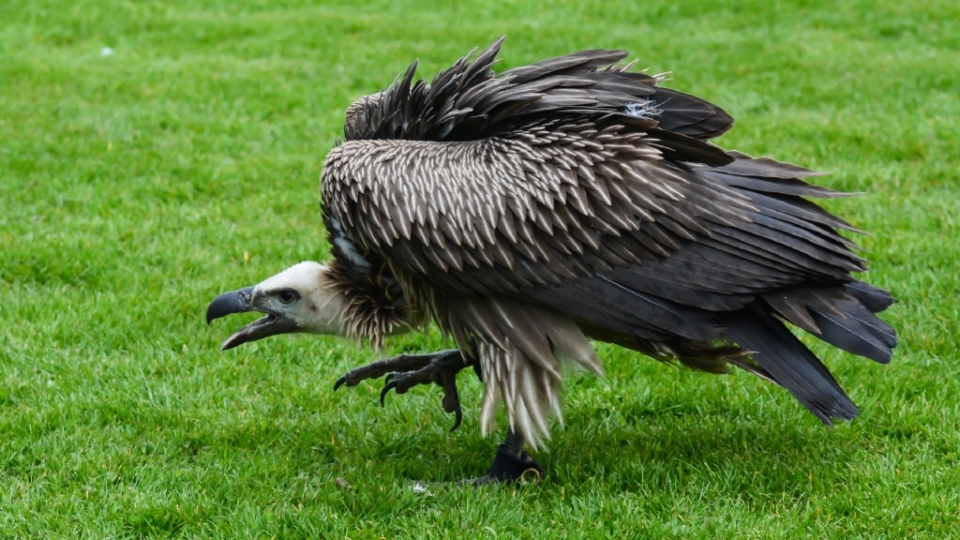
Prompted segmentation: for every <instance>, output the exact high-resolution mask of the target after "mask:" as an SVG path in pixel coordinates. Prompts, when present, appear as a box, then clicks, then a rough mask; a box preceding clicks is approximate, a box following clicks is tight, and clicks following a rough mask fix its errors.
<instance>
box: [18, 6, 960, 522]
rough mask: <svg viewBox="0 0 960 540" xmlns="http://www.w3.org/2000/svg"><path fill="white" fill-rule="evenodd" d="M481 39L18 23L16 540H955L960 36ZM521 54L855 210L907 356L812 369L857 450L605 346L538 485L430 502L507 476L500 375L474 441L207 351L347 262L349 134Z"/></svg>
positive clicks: (506, 14) (865, 14) (712, 21)
mask: <svg viewBox="0 0 960 540" xmlns="http://www.w3.org/2000/svg"><path fill="white" fill-rule="evenodd" d="M452 5H453V3H449V4H448V3H446V2H440V1H436V0H417V1H414V0H398V1H381V0H367V1H363V2H357V1H352V0H351V1H338V2H329V3H328V4H326V5H310V4H309V3H307V2H302V1H300V0H280V1H266V0H242V1H233V2H226V1H223V0H211V1H208V2H199V1H184V2H178V3H174V2H167V1H164V0H156V1H144V2H137V1H133V2H132V1H119V0H74V1H70V2H68V1H65V0H37V1H30V2H5V3H2V4H0V21H2V22H0V55H2V61H0V538H43V537H49V538H66V537H84V538H120V537H178V538H209V537H239V538H254V537H256V538H260V537H262V538H272V537H277V538H347V537H349V538H415V537H422V538H450V537H463V538H481V537H482V538H511V539H512V538H587V537H591V538H595V537H598V536H600V537H604V536H606V537H620V538H688V539H693V538H706V539H716V538H734V537H736V538H762V539H766V538H800V537H810V538H825V537H831V538H855V537H860V538H870V539H877V538H890V539H900V538H938V539H939V538H947V537H950V536H953V537H960V430H958V426H960V362H958V356H960V337H958V336H960V323H958V319H960V308H958V305H960V277H958V276H960V262H958V260H960V121H958V119H960V32H958V31H957V28H958V25H960V4H958V3H957V2H956V1H955V0H931V1H923V2H898V1H893V0H878V1H873V0H862V1H859V2H857V1H840V2H828V1H823V2H816V1H805V0H797V1H795V2H779V1H774V2H768V1H765V0H764V1H760V0H757V1H753V2H736V1H725V2H713V3H699V2H688V3H685V2H678V1H676V0H647V1H643V2H614V1H596V0H577V1H558V2H552V3H537V2H520V1H516V0H514V1H506V2H480V1H467V2H460V3H459V4H458V6H459V7H457V8H454V7H451V6H452ZM502 34H507V35H508V36H509V39H508V40H507V44H506V46H505V48H504V54H503V56H504V60H503V62H502V63H501V65H502V66H503V67H504V68H505V67H509V66H513V65H518V64H521V63H527V62H530V61H533V60H537V59H540V58H543V57H546V56H550V55H559V54H563V53H567V52H571V51H573V50H576V49H579V48H592V47H609V48H626V49H628V50H630V51H631V53H632V55H633V56H634V57H637V58H639V59H640V65H641V66H646V67H649V68H650V69H651V70H652V71H654V72H661V71H673V72H674V76H673V80H672V81H670V83H669V85H670V86H672V87H674V88H678V89H681V90H685V91H688V92H692V93H694V94H697V95H700V96H703V97H705V98H708V99H710V100H712V101H714V102H716V103H717V104H719V105H721V106H722V107H724V108H726V109H727V110H728V111H730V112H731V113H732V114H733V115H734V116H735V117H736V118H737V120H738V124H737V126H736V127H735V128H734V130H733V131H732V132H731V133H729V134H727V135H725V136H724V137H723V138H722V140H721V141H720V143H721V144H722V145H724V146H726V147H728V148H736V149H740V150H742V151H745V152H748V153H751V154H756V155H762V154H769V155H775V156H777V157H779V158H781V159H783V160H787V161H793V162H798V163H802V164H805V165H807V166H810V167H813V168H817V169H821V170H829V171H831V172H832V174H831V175H830V176H827V177H823V178H820V179H818V182H820V183H822V184H824V185H828V186H831V187H835V188H839V189H844V190H849V191H862V192H865V194H864V195H862V196H860V197H856V198H852V199H842V200H835V201H830V202H829V204H828V206H829V207H830V208H831V209H832V210H834V211H837V212H839V213H840V214H842V215H843V216H844V217H846V218H847V219H848V220H850V221H851V222H853V223H854V224H855V225H857V226H858V227H861V228H863V229H865V230H868V231H871V232H872V233H873V235H871V236H864V237H860V239H859V241H860V242H861V243H862V244H863V245H864V247H865V248H866V249H867V250H868V256H869V258H870V259H871V260H872V267H873V270H872V271H871V272H870V275H869V277H868V280H869V281H870V282H872V283H874V284H877V285H880V286H883V287H886V288H889V289H891V290H892V291H893V292H894V294H895V295H896V296H897V297H898V298H899V299H900V302H899V303H898V304H896V305H895V306H894V307H893V308H891V309H890V311H889V312H888V313H886V314H885V319H886V320H887V321H889V322H890V323H891V324H893V326H894V327H896V328H897V329H898V330H899V331H900V333H901V337H902V342H901V345H900V347H899V348H898V349H897V351H896V354H895V357H894V360H893V362H892V363H891V364H890V365H888V366H878V365H875V364H873V363H871V362H869V361H867V360H863V359H861V358H856V357H853V356H850V355H847V354H844V353H840V352H838V351H836V350H831V349H828V348H827V347H825V346H821V345H820V344H814V345H813V346H814V348H815V351H816V352H817V353H818V354H820V355H821V356H822V357H823V358H824V359H825V362H826V363H827V364H828V365H829V366H831V368H832V369H833V370H834V372H835V374H836V375H837V377H838V379H839V380H840V381H841V383H842V384H843V385H844V386H845V388H847V389H848V391H849V392H850V394H851V396H852V397H853V399H854V400H855V401H856V402H857V403H858V404H859V405H860V407H861V409H862V411H863V415H862V417H861V418H859V419H857V420H855V421H853V422H851V423H848V424H844V425H840V426H838V427H837V428H836V429H828V428H824V427H823V426H821V425H820V424H819V422H818V421H817V420H816V419H815V418H814V417H813V416H811V415H810V414H808V413H807V412H805V411H804V410H803V408H802V407H801V406H800V405H799V404H797V403H796V402H795V401H794V400H793V398H791V397H790V396H789V395H788V394H787V393H786V392H785V391H783V390H781V389H778V388H775V387H773V386H772V385H769V384H767V383H764V382H763V381H761V380H759V379H757V378H754V377H752V376H750V375H748V374H745V373H744V374H735V375H731V376H726V377H714V376H709V375H704V374H698V373H694V372H690V371H684V370H680V369H676V368H674V367H671V366H666V365H663V364H659V363H657V362H654V361H652V360H649V359H646V358H643V357H641V356H639V355H636V354H632V353H627V352H624V351H621V350H618V349H616V348H615V347H609V346H605V345H600V346H598V349H599V351H600V353H601V356H602V357H603V358H604V361H605V364H606V368H607V377H606V378H605V379H597V378H592V377H587V376H582V375H575V376H573V377H571V378H570V379H568V382H567V384H566V392H565V404H564V409H565V426H564V427H563V428H559V427H558V428H556V429H555V430H554V440H553V442H552V443H551V445H550V448H551V450H550V452H548V453H541V454H540V455H538V458H539V460H540V462H541V463H542V464H543V465H544V466H545V467H546V468H547V471H548V475H547V477H546V478H545V481H544V482H543V483H542V484H541V485H539V486H537V487H532V486H528V487H520V488H510V487H499V488H496V487H494V488H489V489H479V490H474V489H456V488H437V489H434V490H432V491H431V492H430V493H429V494H415V493H413V492H412V490H411V489H410V486H409V484H408V480H409V479H428V480H455V479H458V478H461V477H464V476H470V475H477V474H480V473H482V472H483V471H484V470H485V468H486V466H487V465H488V464H489V461H490V459H491V458H492V456H493V451H494V445H495V444H496V443H497V442H498V441H497V440H487V439H483V438H482V437H481V436H480V434H479V429H478V425H477V413H478V409H479V399H480V385H479V383H478V382H477V381H476V379H475V378H474V377H473V376H472V375H468V374H467V373H466V372H465V373H464V374H463V375H461V379H460V383H461V397H462V398H463V402H464V405H465V420H464V425H463V426H462V427H461V429H460V430H458V431H456V432H454V433H452V434H451V433H448V431H447V430H448V429H449V427H450V426H451V425H452V422H453V418H452V417H451V416H450V415H447V414H445V413H444V412H443V410H442V409H441V406H440V399H439V398H440V393H439V390H438V389H436V388H431V389H427V388H420V389H417V390H415V391H413V392H411V393H409V394H406V395H404V396H393V395H391V396H389V397H388V398H387V406H386V408H384V409H381V408H380V407H379V404H378V403H377V399H376V397H377V394H378V392H379V385H377V384H369V385H361V386H359V387H357V388H353V389H347V390H346V391H344V390H341V391H340V392H337V393H334V392H333V390H332V388H333V382H334V381H335V380H336V378H337V377H339V375H340V374H341V373H342V372H344V371H346V370H348V369H350V368H351V367H355V366H357V365H359V364H362V363H366V362H368V361H370V360H372V359H373V355H374V354H375V353H373V352H372V351H370V350H369V349H365V348H357V347H356V346H355V344H353V343H348V342H346V341H344V340H340V339H334V338H330V339H324V338H318V337H312V336H296V337H284V338H273V339H270V340H265V341H261V342H257V343H255V344H250V345H246V346H243V347H241V348H239V349H237V350H234V351H229V352H228V353H220V352H219V348H218V347H219V344H220V342H221V341H222V340H223V339H224V338H225V337H226V336H227V335H228V334H229V333H230V332H232V331H234V330H236V329H237V328H239V327H240V326H241V325H242V324H243V323H244V322H245V321H241V320H239V318H236V319H233V318H231V319H227V320H226V321H217V322H216V323H215V324H214V325H213V327H212V328H208V327H207V326H206V325H205V324H204V318H203V313H204V309H205V306H206V303H207V302H208V301H209V300H210V299H212V298H213V297H214V296H215V295H216V294H218V293H220V292H222V291H225V290H229V289H235V288H238V287H241V286H245V285H251V284H254V283H256V282H258V281H260V280H261V279H263V278H264V277H266V276H268V275H272V274H273V273H275V272H277V271H279V270H281V269H283V268H285V267H287V266H289V265H291V264H293V263H296V262H299V261H301V260H308V259H312V260H322V259H323V258H324V257H326V255H327V250H328V246H327V245H326V244H325V241H324V233H323V231H322V230H321V227H320V218H319V212H318V209H319V206H318V199H319V185H318V178H319V175H320V168H321V164H322V162H323V158H324V156H325V154H326V152H327V151H328V150H329V149H330V148H331V147H332V146H333V144H334V142H335V139H336V138H337V137H338V136H340V135H341V134H342V114H343V109H344V108H345V107H346V105H347V104H348V103H349V102H350V101H351V100H352V99H354V98H356V97H359V96H361V95H364V94H367V93H372V92H374V91H377V90H380V89H381V88H383V87H385V86H386V85H388V84H389V83H390V82H391V81H392V80H393V78H394V77H395V76H396V75H397V74H398V73H400V72H401V71H402V70H403V69H405V68H406V66H407V65H408V64H409V62H410V61H411V60H413V59H414V58H420V60H421V71H420V73H421V75H423V76H425V77H432V76H433V75H434V74H435V73H436V72H437V71H438V70H439V69H441V68H442V67H445V66H447V65H449V64H450V63H451V62H452V61H453V60H455V59H456V58H457V57H459V56H460V55H462V54H464V53H465V52H467V51H469V50H470V49H471V48H473V47H478V46H484V45H486V44H488V43H490V42H491V41H493V40H494V39H495V38H496V37H498V36H500V35H502ZM249 318H252V316H251V317H249ZM446 346H448V344H447V343H444V341H443V339H442V338H441V337H440V336H439V335H437V333H436V332H433V333H430V334H428V335H410V336H405V337H400V338H396V339H392V340H391V341H389V343H388V345H387V349H386V350H385V351H382V354H383V355H389V354H395V353H398V352H401V351H427V350H432V349H438V348H441V347H446ZM338 479H339V480H338Z"/></svg>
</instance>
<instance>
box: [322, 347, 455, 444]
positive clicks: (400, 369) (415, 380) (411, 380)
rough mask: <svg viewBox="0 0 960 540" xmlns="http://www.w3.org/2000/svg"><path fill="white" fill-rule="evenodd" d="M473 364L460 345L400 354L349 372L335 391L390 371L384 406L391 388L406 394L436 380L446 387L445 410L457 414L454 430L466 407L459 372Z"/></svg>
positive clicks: (444, 388) (382, 395) (381, 395)
mask: <svg viewBox="0 0 960 540" xmlns="http://www.w3.org/2000/svg"><path fill="white" fill-rule="evenodd" d="M470 365H472V364H468V363H466V362H464V359H463V355H461V354H460V351H459V350H457V349H450V350H446V351H440V352H435V353H430V354H400V355H397V356H394V357H393V358H385V359H383V360H377V361H376V362H373V363H370V364H367V365H365V366H361V367H358V368H356V369H353V370H351V371H349V372H347V373H346V374H345V375H344V376H343V377H340V378H339V379H338V380H337V383H336V384H335V385H334V387H333V389H334V391H336V390H337V389H338V388H340V387H341V386H343V385H344V384H346V385H347V386H356V385H358V384H360V382H361V381H365V380H367V379H376V378H378V377H381V376H383V375H387V377H386V379H385V380H384V385H383V389H382V390H381V391H380V405H381V406H383V405H384V398H386V396H387V393H388V392H390V390H396V392H397V394H405V393H407V390H410V389H411V388H413V387H414V386H418V385H421V384H430V383H436V384H437V385H439V386H440V387H441V388H443V401H442V403H443V410H445V411H447V412H449V413H454V414H455V415H456V420H455V421H454V424H453V428H451V429H450V431H453V430H455V429H457V428H458V427H460V422H461V421H463V410H462V409H461V408H460V396H459V394H458V393H457V373H460V370H462V369H464V368H466V367H467V366H470Z"/></svg>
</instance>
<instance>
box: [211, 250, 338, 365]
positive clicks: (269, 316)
mask: <svg viewBox="0 0 960 540" xmlns="http://www.w3.org/2000/svg"><path fill="white" fill-rule="evenodd" d="M330 285H331V283H330V277H329V268H328V267H326V266H323V265H321V264H318V263H315V262H302V263H300V264H297V265H294V266H291V267H290V268H287V269H286V270H284V271H283V272H280V273H279V274H277V275H275V276H273V277H270V278H267V279H266V280H264V281H262V282H261V283H259V284H257V285H254V286H252V287H246V288H243V289H239V290H236V291H231V292H227V293H223V294H221V295H220V296H218V297H216V298H215V299H214V300H213V301H212V302H211V303H210V305H209V306H208V307H207V324H210V323H211V322H213V320H214V319H219V318H222V317H226V316H227V315H231V314H234V313H246V312H248V311H256V312H259V313H263V314H265V316H264V317H261V318H259V319H257V320H256V321H253V322H252V323H250V324H248V325H247V326H244V327H243V328H242V329H241V330H240V331H238V332H237V333H235V334H233V335H232V336H230V337H229V338H227V340H226V341H224V342H223V345H222V346H221V349H222V350H227V349H232V348H234V347H236V346H238V345H242V344H244V343H247V342H249V341H257V340H259V339H263V338H265V337H270V336H275V335H278V334H289V333H293V332H306V333H311V334H331V335H344V334H345V329H344V325H343V315H342V314H343V307H344V299H343V296H342V295H341V294H340V293H339V292H337V291H336V290H335V289H334V288H333V287H331V286H330Z"/></svg>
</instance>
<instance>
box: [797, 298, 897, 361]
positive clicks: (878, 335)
mask: <svg viewBox="0 0 960 540" xmlns="http://www.w3.org/2000/svg"><path fill="white" fill-rule="evenodd" d="M836 306H837V308H839V309H840V310H841V311H842V312H843V315H845V316H844V317H838V316H836V315H832V314H829V313H821V312H820V311H817V310H816V309H814V308H811V309H810V315H811V316H813V320H814V321H816V324H817V326H818V327H819V328H820V335H819V336H818V337H819V338H820V339H822V340H824V341H826V342H827V343H829V344H831V345H833V346H835V347H839V348H841V349H843V350H845V351H847V352H851V353H853V354H857V355H860V356H863V357H865V358H869V359H871V360H874V361H876V362H879V363H881V364H886V363H888V362H890V357H891V356H893V348H894V347H896V345H897V332H896V330H894V329H893V328H891V327H890V325H888V324H887V323H885V322H883V321H881V320H880V319H879V318H877V316H876V315H874V314H873V313H871V312H870V310H869V309H868V308H867V307H865V306H864V305H863V304H861V303H860V301H859V300H840V301H838V302H837V303H836Z"/></svg>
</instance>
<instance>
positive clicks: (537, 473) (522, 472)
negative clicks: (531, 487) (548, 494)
mask: <svg viewBox="0 0 960 540" xmlns="http://www.w3.org/2000/svg"><path fill="white" fill-rule="evenodd" d="M541 478H543V467H542V466H541V465H540V464H539V463H537V460H535V459H533V456H531V455H530V454H528V453H526V452H524V451H523V450H521V451H520V453H519V454H515V453H512V452H511V451H510V450H509V449H508V448H507V445H506V444H501V445H500V446H498V447H497V454H496V456H494V458H493V463H492V464H491V465H490V468H489V469H487V474H485V475H484V476H481V477H480V478H474V479H472V480H463V481H461V483H462V484H465V485H473V486H482V485H484V484H492V483H505V484H512V483H514V482H519V483H521V484H539V483H540V479H541Z"/></svg>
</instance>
